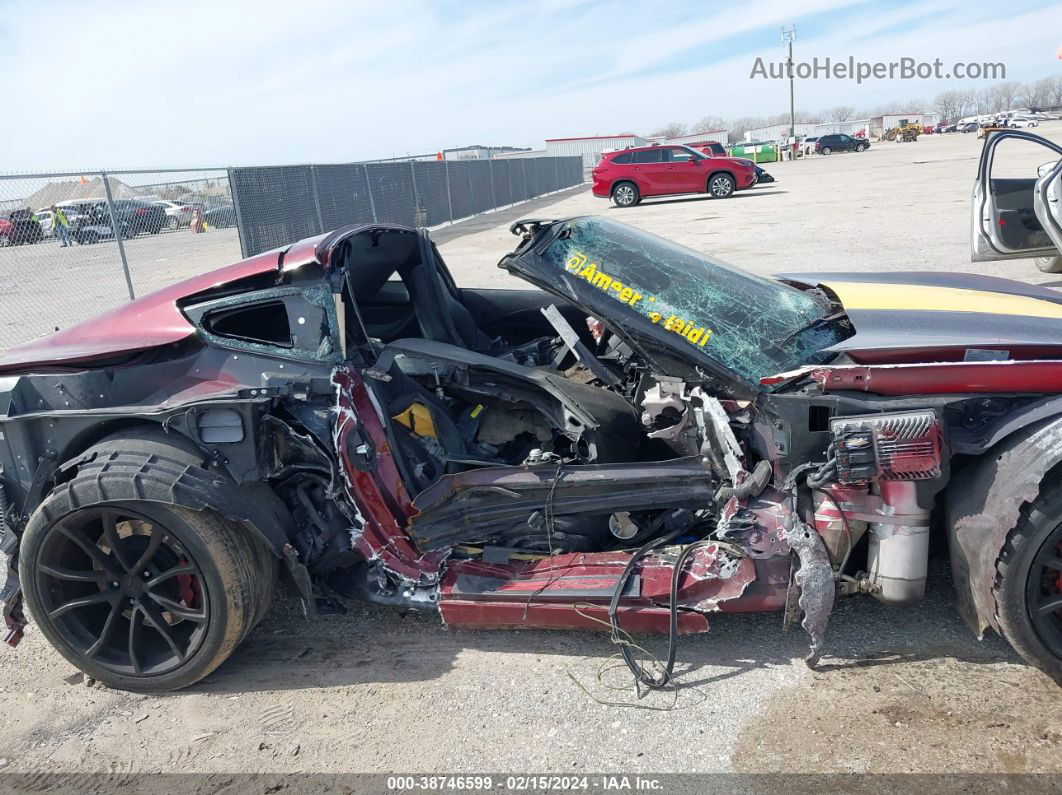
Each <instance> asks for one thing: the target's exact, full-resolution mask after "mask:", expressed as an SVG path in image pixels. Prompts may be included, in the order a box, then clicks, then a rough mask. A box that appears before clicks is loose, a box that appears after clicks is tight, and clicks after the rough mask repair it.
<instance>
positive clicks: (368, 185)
mask: <svg viewBox="0 0 1062 795" xmlns="http://www.w3.org/2000/svg"><path fill="white" fill-rule="evenodd" d="M361 170H362V171H364V172H365V190H366V191H367V192H368V194H369V209H370V210H372V222H373V223H374V224H377V223H379V221H378V220H376V202H375V201H373V198H372V183H371V182H369V167H368V166H367V165H366V164H365V163H362V164H361Z"/></svg>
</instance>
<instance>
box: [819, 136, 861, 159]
mask: <svg viewBox="0 0 1062 795" xmlns="http://www.w3.org/2000/svg"><path fill="white" fill-rule="evenodd" d="M869 148H870V141H868V140H867V139H866V138H854V137H852V136H851V135H844V134H843V133H837V134H832V135H820V136H819V139H818V140H817V141H816V142H815V152H816V153H817V154H820V155H829V154H832V153H834V152H864V151H866V150H867V149H869Z"/></svg>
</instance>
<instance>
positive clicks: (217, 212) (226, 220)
mask: <svg viewBox="0 0 1062 795" xmlns="http://www.w3.org/2000/svg"><path fill="white" fill-rule="evenodd" d="M203 220H204V221H206V222H207V223H208V224H209V225H210V226H213V227H214V228H216V229H224V228H225V227H229V226H236V208H235V207H233V206H232V205H231V204H223V205H221V206H220V207H215V208H214V209H212V210H207V211H206V212H205V213H203Z"/></svg>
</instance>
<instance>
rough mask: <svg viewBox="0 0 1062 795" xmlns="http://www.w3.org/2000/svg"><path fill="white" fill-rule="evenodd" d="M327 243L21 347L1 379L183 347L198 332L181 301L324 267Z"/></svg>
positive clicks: (224, 272) (207, 278)
mask: <svg viewBox="0 0 1062 795" xmlns="http://www.w3.org/2000/svg"><path fill="white" fill-rule="evenodd" d="M324 239H325V236H324V235H321V236H318V237H313V238H308V239H307V240H301V241H299V242H298V243H295V244H293V245H292V246H290V247H289V248H287V249H282V250H273V251H266V252H263V253H261V254H258V255H256V256H253V257H249V258H247V259H245V260H241V261H239V262H236V263H234V264H232V265H229V266H227V267H224V268H221V269H219V270H214V271H209V272H208V273H204V274H201V275H199V276H193V277H192V278H191V279H186V280H184V281H182V282H178V283H177V284H174V285H171V286H169V287H165V288H163V289H161V290H157V291H156V292H153V293H149V294H147V295H145V296H142V297H140V298H137V299H136V300H134V301H130V302H129V303H127V304H123V305H121V306H119V307H116V308H114V309H112V310H110V311H108V312H104V313H102V314H100V315H96V316H95V317H91V318H89V319H88V320H84V321H82V322H80V323H76V324H74V325H73V326H70V327H69V328H65V329H62V330H60V331H56V332H54V333H52V334H46V335H45V336H43V337H38V338H37V339H35V340H31V341H30V342H27V343H24V344H22V345H17V346H15V347H13V348H11V349H9V350H8V351H7V352H6V353H5V354H4V355H3V357H0V373H11V372H18V371H20V370H25V369H28V368H32V367H38V368H39V367H48V366H65V365H67V364H77V363H79V362H88V361H92V360H94V359H101V358H108V357H112V356H117V355H121V354H131V353H136V352H138V351H144V350H148V349H150V348H157V347H159V346H163V345H171V344H173V343H177V342H181V341H182V340H184V339H187V338H188V337H191V336H192V335H193V334H195V329H194V327H193V326H192V324H191V323H189V322H188V319H187V318H186V317H185V316H184V314H183V313H182V312H181V310H180V308H179V306H178V302H179V301H182V300H184V299H187V298H191V297H192V296H195V295H197V294H199V293H202V292H205V291H207V290H213V289H216V288H219V287H224V286H225V285H228V284H232V283H234V282H238V281H241V280H242V279H247V278H249V277H252V276H259V275H261V274H267V273H271V272H277V270H278V265H279V266H280V267H283V268H284V269H285V270H289V269H292V268H296V267H302V266H304V265H308V264H310V263H312V262H321V263H322V264H325V263H326V262H327V259H328V255H329V251H330V248H326V249H324V250H321V251H319V250H318V249H319V244H320V243H321V242H322V241H324ZM322 257H323V259H322Z"/></svg>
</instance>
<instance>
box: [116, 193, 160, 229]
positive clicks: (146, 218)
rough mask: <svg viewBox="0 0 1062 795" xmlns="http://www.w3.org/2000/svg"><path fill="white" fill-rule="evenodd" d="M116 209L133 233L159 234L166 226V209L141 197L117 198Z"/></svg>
mask: <svg viewBox="0 0 1062 795" xmlns="http://www.w3.org/2000/svg"><path fill="white" fill-rule="evenodd" d="M114 209H115V212H116V213H117V214H118V219H119V221H120V222H121V223H122V224H123V225H124V227H125V228H127V229H128V230H129V231H130V233H131V234H132V235H138V234H140V233H141V232H146V233H148V234H151V235H157V234H158V233H159V232H161V231H162V229H163V227H165V226H166V210H165V209H164V208H163V207H160V206H159V205H157V204H154V203H152V202H148V201H143V200H141V199H115V200H114Z"/></svg>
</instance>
